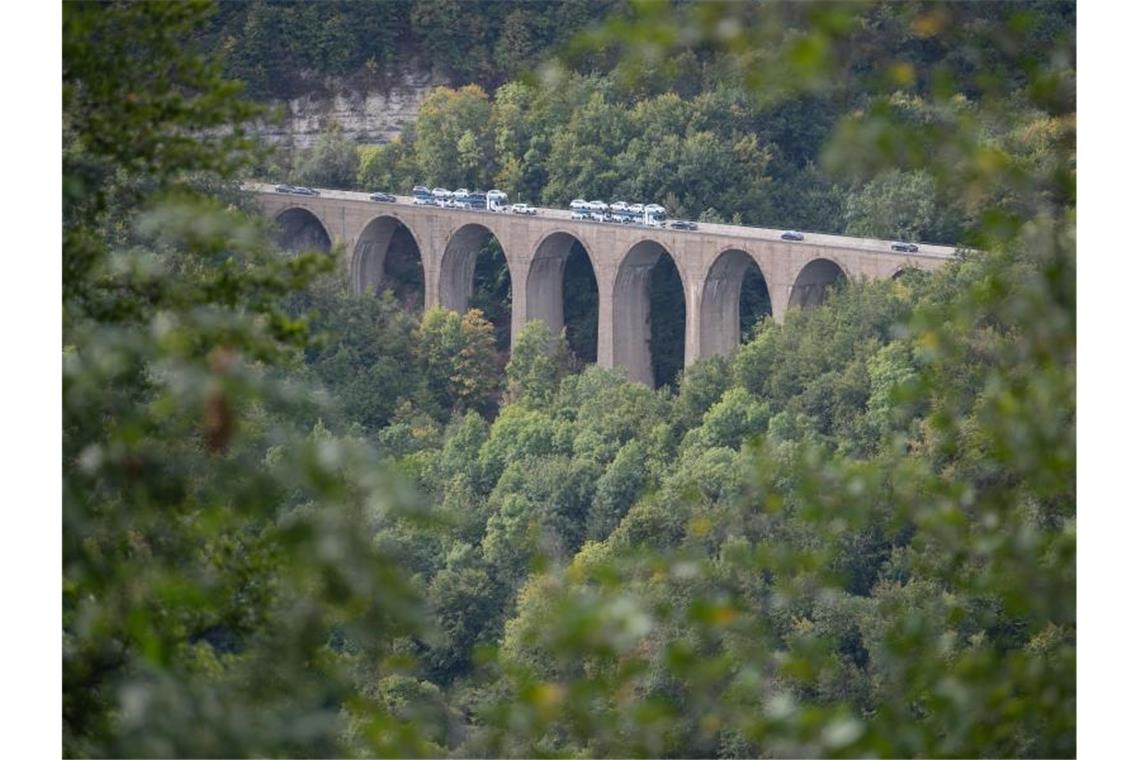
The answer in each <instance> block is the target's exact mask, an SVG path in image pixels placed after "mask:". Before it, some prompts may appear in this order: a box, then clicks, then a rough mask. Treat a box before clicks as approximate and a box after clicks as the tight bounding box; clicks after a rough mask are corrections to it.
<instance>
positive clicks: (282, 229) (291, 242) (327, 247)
mask: <svg viewBox="0 0 1140 760" xmlns="http://www.w3.org/2000/svg"><path fill="white" fill-rule="evenodd" d="M274 221H276V223H277V245H278V246H280V247H281V248H282V249H283V250H286V251H290V252H292V253H302V252H304V251H321V252H323V253H328V252H330V251H331V250H332V236H331V235H329V231H328V230H327V229H326V228H325V225H324V223H323V222H322V221H321V220H320V217H318V216H317V215H316V214H314V213H313V212H312V211H309V210H308V209H306V208H298V207H294V208H287V209H285V210H284V211H282V212H281V213H280V214H278V215H277V218H276V219H275V220H274Z"/></svg>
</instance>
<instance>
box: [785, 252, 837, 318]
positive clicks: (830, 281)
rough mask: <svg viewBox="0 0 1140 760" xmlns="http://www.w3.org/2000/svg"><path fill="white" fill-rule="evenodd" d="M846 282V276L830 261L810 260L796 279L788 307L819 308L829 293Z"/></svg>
mask: <svg viewBox="0 0 1140 760" xmlns="http://www.w3.org/2000/svg"><path fill="white" fill-rule="evenodd" d="M846 281H847V275H845V274H844V273H843V270H842V269H841V268H840V267H839V265H838V264H836V263H835V262H834V261H832V260H831V259H812V260H811V261H809V262H808V263H807V264H806V265H805V266H804V268H803V269H801V270H800V273H799V275H798V276H797V277H796V283H795V285H793V286H792V295H791V297H790V298H789V299H788V306H798V307H800V308H801V309H810V308H812V307H814V306H819V305H820V304H821V303H823V302H824V299H826V298H827V295H828V293H829V292H830V291H832V290H833V289H835V288H836V287H838V286H840V285H842V284H843V283H844V282H846Z"/></svg>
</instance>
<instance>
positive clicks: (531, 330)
mask: <svg viewBox="0 0 1140 760" xmlns="http://www.w3.org/2000/svg"><path fill="white" fill-rule="evenodd" d="M572 368H573V358H572V357H571V355H570V349H569V347H568V346H567V345H566V338H565V336H564V335H558V336H556V335H554V333H552V332H551V331H550V326H549V325H547V324H546V322H544V321H542V320H532V321H530V322H527V324H526V326H525V327H524V328H523V331H522V333H520V334H519V336H518V339H517V340H516V341H515V346H514V349H513V350H512V351H511V360H510V361H509V362H507V368H506V372H507V401H508V402H513V403H521V404H523V405H524V406H530V407H533V408H537V409H542V408H545V407H546V406H548V405H549V404H550V402H551V401H552V400H553V399H554V394H555V393H556V392H557V391H558V385H559V383H561V382H562V378H563V377H565V376H566V375H567V374H568V373H569V372H570V370H571V369H572Z"/></svg>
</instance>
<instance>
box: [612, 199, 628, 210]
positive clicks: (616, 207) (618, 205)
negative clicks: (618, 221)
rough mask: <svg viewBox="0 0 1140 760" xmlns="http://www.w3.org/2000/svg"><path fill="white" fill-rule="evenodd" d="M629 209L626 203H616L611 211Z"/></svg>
mask: <svg viewBox="0 0 1140 760" xmlns="http://www.w3.org/2000/svg"><path fill="white" fill-rule="evenodd" d="M628 208H629V206H628V205H627V204H626V202H625V201H614V202H613V203H611V204H610V211H625V210H627V209H628Z"/></svg>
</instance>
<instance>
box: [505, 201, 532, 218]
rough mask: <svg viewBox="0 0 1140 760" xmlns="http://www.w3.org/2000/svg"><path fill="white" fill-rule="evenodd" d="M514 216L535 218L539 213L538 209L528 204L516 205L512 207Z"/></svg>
mask: <svg viewBox="0 0 1140 760" xmlns="http://www.w3.org/2000/svg"><path fill="white" fill-rule="evenodd" d="M511 213H512V214H526V215H527V216H534V215H535V214H537V213H538V209H536V208H535V207H534V206H530V205H528V204H526V203H516V204H514V205H512V206H511Z"/></svg>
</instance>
